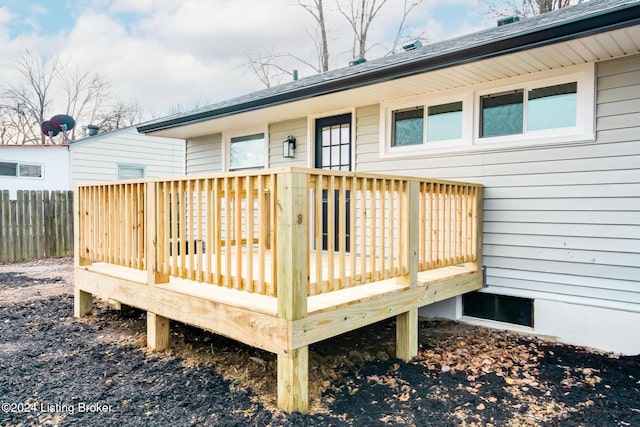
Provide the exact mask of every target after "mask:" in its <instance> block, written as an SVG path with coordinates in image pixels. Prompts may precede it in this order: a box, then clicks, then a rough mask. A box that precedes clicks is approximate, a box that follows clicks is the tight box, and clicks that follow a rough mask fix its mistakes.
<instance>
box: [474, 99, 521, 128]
mask: <svg viewBox="0 0 640 427" xmlns="http://www.w3.org/2000/svg"><path fill="white" fill-rule="evenodd" d="M522 107H523V91H522V89H519V90H516V91H510V92H505V93H499V94H494V95H485V96H482V97H481V98H480V108H481V110H480V116H481V117H480V123H481V126H482V127H481V129H480V136H481V137H490V136H502V135H515V134H520V133H522V128H523V113H522V111H523V108H522Z"/></svg>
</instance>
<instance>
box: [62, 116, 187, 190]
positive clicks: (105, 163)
mask: <svg viewBox="0 0 640 427" xmlns="http://www.w3.org/2000/svg"><path fill="white" fill-rule="evenodd" d="M70 149H71V165H72V167H71V180H72V182H73V184H74V185H76V184H81V183H85V182H99V181H115V180H117V179H118V165H120V164H134V165H136V166H140V167H144V170H145V177H146V178H159V177H163V176H170V175H183V174H184V156H185V154H184V153H185V148H184V140H181V139H175V138H165V137H154V136H148V135H143V134H139V133H138V131H137V130H136V128H135V127H132V128H127V129H121V130H118V131H114V132H111V133H106V134H103V135H98V136H94V137H90V138H87V139H84V140H82V141H78V142H76V143H73V144H71V146H70Z"/></svg>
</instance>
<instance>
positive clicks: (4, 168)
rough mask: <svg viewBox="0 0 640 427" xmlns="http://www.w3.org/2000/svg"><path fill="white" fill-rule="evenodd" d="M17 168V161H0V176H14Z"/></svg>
mask: <svg viewBox="0 0 640 427" xmlns="http://www.w3.org/2000/svg"><path fill="white" fill-rule="evenodd" d="M17 169H18V164H17V163H12V162H0V176H16V172H17Z"/></svg>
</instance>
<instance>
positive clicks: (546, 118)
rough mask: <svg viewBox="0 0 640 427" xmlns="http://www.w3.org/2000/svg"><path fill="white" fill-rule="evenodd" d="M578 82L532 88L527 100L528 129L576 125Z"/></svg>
mask: <svg viewBox="0 0 640 427" xmlns="http://www.w3.org/2000/svg"><path fill="white" fill-rule="evenodd" d="M577 90H578V84H577V83H576V82H573V83H566V84H562V85H556V86H549V87H543V88H538V89H532V90H530V91H529V94H528V95H529V97H528V98H529V100H528V102H527V130H529V131H535V130H544V129H557V128H564V127H572V126H575V125H576V111H577V104H576V102H577Z"/></svg>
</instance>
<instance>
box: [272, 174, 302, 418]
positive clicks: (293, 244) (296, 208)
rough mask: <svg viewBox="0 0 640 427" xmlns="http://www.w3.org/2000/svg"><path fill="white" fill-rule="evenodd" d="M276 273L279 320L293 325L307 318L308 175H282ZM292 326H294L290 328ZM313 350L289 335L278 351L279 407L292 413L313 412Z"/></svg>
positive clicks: (280, 179) (279, 192) (279, 195)
mask: <svg viewBox="0 0 640 427" xmlns="http://www.w3.org/2000/svg"><path fill="white" fill-rule="evenodd" d="M277 179H278V183H277V213H276V215H277V219H276V233H277V238H276V242H277V243H278V244H277V245H276V258H275V263H276V267H275V268H276V271H277V278H278V279H277V280H278V283H277V292H278V317H279V318H280V319H284V320H287V321H288V323H289V325H293V324H294V321H295V320H298V319H302V318H304V317H306V316H307V295H308V286H309V235H308V234H309V219H308V215H309V213H308V212H309V206H308V200H307V199H308V191H309V190H308V182H307V181H308V177H307V175H306V174H302V173H293V172H286V173H283V174H279V175H278V178H277ZM290 327H292V326H290ZM308 382H309V349H308V347H307V346H303V347H299V348H295V343H294V342H293V338H292V334H291V333H289V337H288V342H287V348H285V349H283V350H282V351H280V352H278V406H279V407H280V409H282V410H284V411H287V412H292V411H299V412H302V413H306V412H308V410H309V389H308V387H309V386H308Z"/></svg>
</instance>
